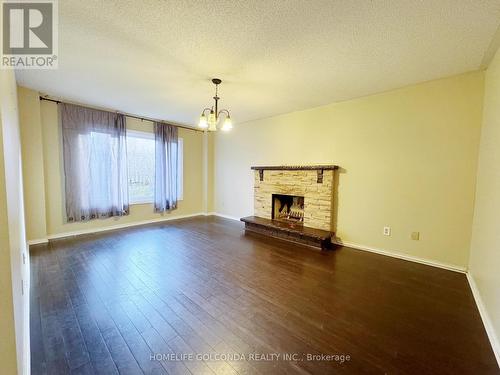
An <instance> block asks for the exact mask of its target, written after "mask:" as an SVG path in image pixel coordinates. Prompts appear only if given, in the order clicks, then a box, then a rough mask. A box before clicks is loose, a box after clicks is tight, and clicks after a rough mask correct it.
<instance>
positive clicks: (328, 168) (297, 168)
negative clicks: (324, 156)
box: [250, 164, 339, 184]
mask: <svg viewBox="0 0 500 375" xmlns="http://www.w3.org/2000/svg"><path fill="white" fill-rule="evenodd" d="M250 169H253V170H254V171H259V179H260V181H264V171H317V172H318V179H317V183H318V184H321V183H323V171H334V170H336V169H339V166H338V165H321V164H318V165H268V166H262V167H260V166H253V167H250Z"/></svg>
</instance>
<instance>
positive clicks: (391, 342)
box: [31, 217, 499, 375]
mask: <svg viewBox="0 0 500 375" xmlns="http://www.w3.org/2000/svg"><path fill="white" fill-rule="evenodd" d="M242 228H243V224H242V223H239V222H236V221H230V220H226V219H221V218H214V217H208V218H205V217H200V218H193V219H185V220H178V221H171V222H168V223H166V224H159V225H154V226H144V227H140V228H134V229H126V230H121V231H115V232H109V233H106V234H99V235H93V236H87V237H80V238H73V239H67V240H60V241H56V242H52V243H51V244H50V245H49V246H48V247H45V248H34V249H32V251H31V272H32V275H31V360H32V373H33V374H36V375H38V374H49V375H54V374H70V373H71V374H106V375H108V374H118V373H120V374H141V373H147V374H166V373H168V374H190V373H192V374H236V373H238V374H259V373H260V374H306V373H313V374H337V373H338V374H453V375H456V374H498V373H499V368H498V366H497V364H496V362H495V358H494V355H493V352H492V350H491V347H490V345H489V342H488V338H487V336H486V333H485V330H484V328H483V325H482V323H481V319H480V316H479V313H478V310H477V308H476V306H475V304H474V300H473V297H472V294H471V292H470V289H469V287H468V284H467V281H466V278H465V276H464V275H463V274H459V273H455V272H451V271H446V270H441V269H438V268H433V267H429V266H425V265H420V264H415V263H411V262H406V261H402V260H398V259H394V258H390V257H384V256H381V255H376V254H372V253H368V252H363V251H357V250H352V249H348V248H338V249H336V250H334V251H331V252H320V251H316V250H311V249H309V248H304V247H300V246H299V245H293V244H289V243H285V242H280V241H279V240H272V239H267V238H259V237H256V236H252V235H245V234H244V233H243V230H242ZM190 353H194V357H195V358H194V359H191V358H189V357H183V356H182V354H190ZM273 353H280V357H279V360H271V359H274V358H272V357H271V356H268V357H267V358H265V357H264V354H273ZM284 353H289V355H291V356H292V357H291V358H288V359H285V360H284V358H283V356H284ZM153 354H154V356H153ZM196 354H199V355H203V356H202V358H201V360H198V359H197V358H196ZM321 354H324V355H331V356H332V357H330V358H322V360H319V359H321V358H317V357H315V358H311V356H319V355H321ZM217 355H218V356H217ZM243 355H245V358H244V359H245V360H242V358H238V356H240V357H242V356H243ZM334 355H338V356H339V357H333V356H334ZM152 356H153V360H152V359H151V358H152ZM347 356H349V357H347ZM342 358H343V359H344V361H343V362H342V361H341V359H342ZM335 359H337V360H335Z"/></svg>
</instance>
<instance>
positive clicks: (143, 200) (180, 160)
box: [127, 129, 184, 205]
mask: <svg viewBox="0 0 500 375" xmlns="http://www.w3.org/2000/svg"><path fill="white" fill-rule="evenodd" d="M129 135H130V136H132V137H135V138H143V139H151V140H153V141H154V139H155V135H154V133H151V132H147V131H141V130H128V129H127V137H128V136H129ZM178 148H179V153H178V161H177V163H178V166H179V168H178V171H179V176H178V186H177V188H178V193H179V196H178V198H177V200H179V201H182V200H183V199H184V139H183V138H178ZM127 188H128V181H127ZM129 199H130V201H129V204H130V205H138V204H153V202H154V196H153V197H152V198H146V197H140V198H138V199H136V200H132V199H131V197H129Z"/></svg>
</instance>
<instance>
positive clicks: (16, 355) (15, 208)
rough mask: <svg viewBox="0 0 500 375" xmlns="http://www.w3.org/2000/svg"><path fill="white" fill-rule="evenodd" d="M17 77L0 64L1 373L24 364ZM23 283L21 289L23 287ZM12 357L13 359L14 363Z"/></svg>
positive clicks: (25, 297) (25, 274)
mask: <svg viewBox="0 0 500 375" xmlns="http://www.w3.org/2000/svg"><path fill="white" fill-rule="evenodd" d="M18 113H19V110H18V101H17V94H16V81H15V76H14V72H13V71H12V70H0V117H1V126H0V365H1V369H2V371H1V372H2V374H16V373H18V374H27V373H28V372H29V368H28V366H27V364H29V358H30V352H29V260H28V262H27V264H23V261H22V259H23V254H24V255H25V256H26V255H27V254H26V236H25V226H24V203H23V181H22V166H21V142H20V130H19V115H18ZM22 285H23V286H24V294H23V292H22V291H23V287H22ZM16 361H17V364H16Z"/></svg>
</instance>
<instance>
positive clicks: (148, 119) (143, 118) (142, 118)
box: [40, 96, 203, 132]
mask: <svg viewBox="0 0 500 375" xmlns="http://www.w3.org/2000/svg"><path fill="white" fill-rule="evenodd" d="M40 100H46V101H48V102H53V103H56V104H59V103H66V102H63V101H61V100H56V99H50V98H46V97H43V96H40ZM68 104H74V103H68ZM74 105H79V106H82V107H87V106H85V105H82V104H74ZM89 108H92V107H89ZM93 109H94V108H93ZM95 109H99V110H101V111H107V112H116V113H121V114H122V115H124V116H126V117H130V118H135V119H137V120H141V121H144V120H146V121H151V122H161V123H164V124H169V125H172V126H176V127H178V128H182V129H187V130H193V131H195V132H202V131H203V130H199V129H195V128H191V127H189V126H183V125H177V124H171V123H170V122H168V121H163V120H157V119H154V118H150V117H141V116H136V115H131V114H129V113H124V112H120V111H112V110H106V109H100V108H95Z"/></svg>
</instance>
